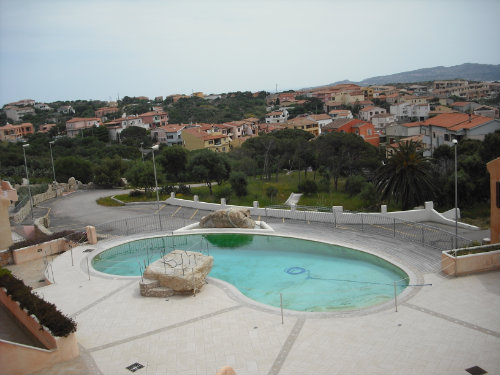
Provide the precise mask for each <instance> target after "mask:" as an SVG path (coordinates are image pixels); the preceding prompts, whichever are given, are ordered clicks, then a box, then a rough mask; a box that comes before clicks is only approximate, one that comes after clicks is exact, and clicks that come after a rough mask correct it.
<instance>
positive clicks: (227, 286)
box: [80, 228, 424, 318]
mask: <svg viewBox="0 0 500 375" xmlns="http://www.w3.org/2000/svg"><path fill="white" fill-rule="evenodd" d="M229 233H231V234H255V235H264V236H275V237H288V238H297V239H302V240H308V241H315V242H323V243H327V244H331V245H338V246H343V247H347V248H349V249H351V250H355V251H360V252H363V253H367V254H371V255H374V256H376V257H378V258H381V259H383V260H385V261H387V262H389V263H391V264H393V265H394V266H396V267H398V268H400V269H401V270H402V271H403V272H405V273H406V274H407V275H408V279H409V280H408V284H409V285H420V284H423V282H424V278H423V276H422V274H421V273H419V272H417V271H415V270H414V269H413V268H412V267H411V266H409V265H406V264H402V263H401V262H399V261H397V260H395V259H392V258H391V257H388V256H387V255H386V254H380V253H378V252H376V251H373V250H370V249H361V248H359V247H360V246H359V245H357V246H354V245H351V244H349V243H347V242H345V241H341V242H342V243H339V242H335V241H334V240H333V239H332V240H329V239H321V240H319V239H317V238H313V237H311V236H307V235H304V234H294V235H291V234H285V233H279V232H270V231H268V230H258V229H241V228H234V229H233V228H212V229H197V230H196V231H179V230H177V231H175V232H169V233H164V234H161V233H157V232H156V233H149V234H140V235H132V236H127V237H121V238H119V239H112V240H107V241H101V242H98V243H97V245H95V247H96V248H95V250H97V251H95V252H92V253H91V255H90V256H89V258H87V259H88V264H89V266H90V267H91V269H92V274H93V275H94V276H99V277H102V278H105V279H123V280H135V279H137V280H139V279H140V278H141V276H121V275H113V274H108V273H104V272H100V271H98V270H96V269H95V268H94V267H93V266H92V260H93V259H94V258H95V257H96V256H97V255H99V254H100V253H102V252H104V251H106V250H108V249H110V248H112V247H115V246H118V245H122V244H124V243H128V242H131V241H137V240H142V239H148V238H154V237H165V236H181V235H187V234H193V235H194V234H229ZM102 245H104V247H102V248H101V246H102ZM80 267H81V269H82V270H84V271H85V270H86V269H87V261H86V260H85V259H82V260H81V262H80ZM207 283H209V284H211V285H214V286H216V287H218V288H219V289H221V290H223V291H224V292H225V293H226V295H227V296H228V297H229V298H231V299H232V300H233V301H235V302H238V303H241V304H243V305H245V306H247V307H250V308H253V309H256V310H259V311H263V312H268V313H272V314H280V315H281V309H280V308H279V307H274V306H270V305H266V304H264V303H261V302H258V301H256V300H253V299H251V298H250V297H247V296H245V295H244V294H243V293H241V292H240V291H239V289H238V288H237V287H236V286H234V285H232V284H231V283H229V282H227V281H224V280H221V279H216V278H212V277H207ZM419 290H420V287H412V286H408V287H406V288H405V289H404V290H403V291H402V292H401V293H400V294H398V295H397V304H398V305H400V304H402V303H404V302H406V301H408V300H409V299H411V298H412V297H413V296H415V295H416V294H417V293H418V292H419ZM201 293H203V290H202V291H201ZM390 309H395V301H394V300H393V299H391V300H390V301H387V302H383V303H380V304H377V305H373V306H368V307H364V308H360V309H349V310H336V311H317V312H315V311H296V310H288V309H283V314H284V315H286V316H296V317H307V318H333V317H352V316H363V315H369V314H373V313H376V312H379V311H387V310H390Z"/></svg>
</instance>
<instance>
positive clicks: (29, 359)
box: [0, 288, 79, 374]
mask: <svg viewBox="0 0 500 375" xmlns="http://www.w3.org/2000/svg"><path fill="white" fill-rule="evenodd" d="M0 303H1V304H2V305H3V306H5V308H6V309H7V310H9V311H10V313H11V314H12V315H13V316H14V317H15V319H16V320H17V321H18V322H19V323H20V324H21V325H23V326H24V327H25V328H26V329H27V330H28V331H30V332H31V333H32V334H33V335H34V336H35V337H36V338H37V339H38V341H40V342H41V343H42V344H43V346H45V347H46V348H47V349H41V348H37V347H33V346H28V345H23V344H18V343H15V342H10V341H5V340H0V374H31V373H33V372H36V371H38V370H41V369H43V368H45V367H48V366H52V365H54V364H56V363H58V362H64V361H69V360H70V359H73V358H75V357H78V355H79V349H78V342H77V340H76V335H75V334H74V333H71V334H69V335H68V336H67V337H54V336H52V334H51V333H50V332H49V331H48V330H47V329H46V328H45V327H42V326H41V325H40V323H38V321H37V320H36V319H34V318H33V317H31V316H29V315H28V314H27V313H26V311H25V310H22V309H21V308H20V307H19V305H18V303H17V302H15V301H13V300H12V299H11V298H10V296H8V295H7V293H6V292H5V290H4V289H3V288H0Z"/></svg>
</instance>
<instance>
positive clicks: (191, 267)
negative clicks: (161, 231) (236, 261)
mask: <svg viewBox="0 0 500 375" xmlns="http://www.w3.org/2000/svg"><path fill="white" fill-rule="evenodd" d="M213 262H214V258H213V257H211V256H206V255H203V254H201V253H197V252H193V251H184V250H174V251H172V252H170V253H169V254H167V255H165V256H164V257H163V258H160V259H158V260H157V261H156V262H153V263H151V264H150V265H149V266H148V267H147V268H146V270H145V271H144V275H143V280H142V281H141V283H140V291H141V295H143V296H147V297H168V296H171V295H174V294H193V293H197V292H199V291H200V290H201V288H202V287H203V285H205V279H206V277H207V275H208V273H209V272H210V270H211V269H212V265H213Z"/></svg>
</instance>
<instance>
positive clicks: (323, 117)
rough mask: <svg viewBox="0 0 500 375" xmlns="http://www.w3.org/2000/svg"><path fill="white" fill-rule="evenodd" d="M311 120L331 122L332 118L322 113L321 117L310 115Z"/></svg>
mask: <svg viewBox="0 0 500 375" xmlns="http://www.w3.org/2000/svg"><path fill="white" fill-rule="evenodd" d="M309 117H310V118H311V119H313V120H314V121H320V120H331V119H332V118H331V117H330V116H328V115H327V114H326V113H320V114H319V115H310V116H309Z"/></svg>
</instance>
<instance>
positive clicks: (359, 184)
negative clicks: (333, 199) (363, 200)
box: [344, 175, 367, 197]
mask: <svg viewBox="0 0 500 375" xmlns="http://www.w3.org/2000/svg"><path fill="white" fill-rule="evenodd" d="M366 183H367V181H366V179H365V178H364V177H363V176H359V175H355V176H349V177H347V179H346V180H345V186H344V191H345V192H346V193H347V194H349V197H354V196H355V195H357V194H359V193H361V190H363V187H364V186H365V184H366Z"/></svg>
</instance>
